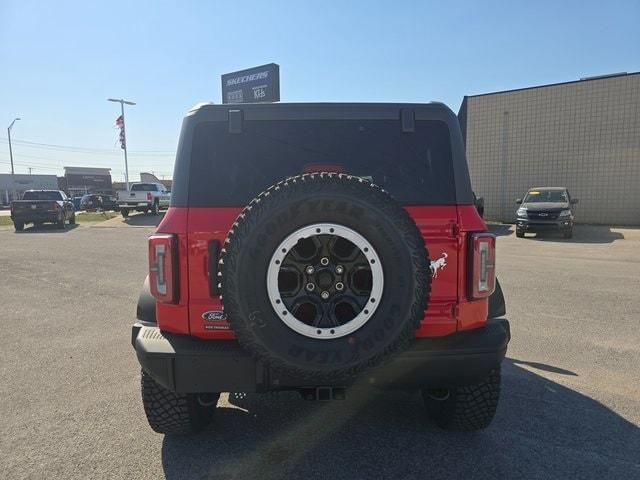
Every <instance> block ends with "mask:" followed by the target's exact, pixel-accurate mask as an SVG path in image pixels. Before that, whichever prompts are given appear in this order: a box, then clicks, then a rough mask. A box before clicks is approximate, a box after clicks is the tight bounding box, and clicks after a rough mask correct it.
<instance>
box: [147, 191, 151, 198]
mask: <svg viewBox="0 0 640 480" xmlns="http://www.w3.org/2000/svg"><path fill="white" fill-rule="evenodd" d="M151 198H152V197H151V193H149V192H147V200H151Z"/></svg>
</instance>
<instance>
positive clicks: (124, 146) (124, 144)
mask: <svg viewBox="0 0 640 480" xmlns="http://www.w3.org/2000/svg"><path fill="white" fill-rule="evenodd" d="M107 100H108V101H109V102H117V103H119V104H120V112H121V114H122V144H121V145H122V149H123V150H124V180H125V182H126V184H127V190H129V162H128V160H127V132H126V129H125V127H124V104H125V103H126V104H127V105H135V103H134V102H129V101H128V100H123V99H119V100H118V99H116V98H107Z"/></svg>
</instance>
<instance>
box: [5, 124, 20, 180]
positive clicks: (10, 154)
mask: <svg viewBox="0 0 640 480" xmlns="http://www.w3.org/2000/svg"><path fill="white" fill-rule="evenodd" d="M18 120H20V117H17V118H14V119H13V122H11V125H9V126H8V127H7V138H8V139H9V158H10V159H11V175H13V151H12V150H11V127H13V124H14V123H16V122H17V121H18Z"/></svg>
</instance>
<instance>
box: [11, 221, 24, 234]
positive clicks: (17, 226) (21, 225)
mask: <svg viewBox="0 0 640 480" xmlns="http://www.w3.org/2000/svg"><path fill="white" fill-rule="evenodd" d="M13 226H14V227H15V229H16V232H21V231H23V230H24V222H19V221H16V222H14V223H13Z"/></svg>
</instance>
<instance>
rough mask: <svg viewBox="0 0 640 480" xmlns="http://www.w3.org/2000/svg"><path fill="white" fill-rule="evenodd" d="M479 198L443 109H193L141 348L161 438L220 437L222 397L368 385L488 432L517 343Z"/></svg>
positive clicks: (143, 302)
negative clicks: (412, 396)
mask: <svg viewBox="0 0 640 480" xmlns="http://www.w3.org/2000/svg"><path fill="white" fill-rule="evenodd" d="M473 199H474V195H473V192H472V189H471V182H470V180H469V173H468V169H467V163H466V158H465V152H464V146H463V142H462V137H461V133H460V127H459V124H458V120H457V118H456V116H455V115H454V114H453V113H452V112H451V110H449V109H448V108H447V107H446V106H445V105H443V104H441V103H429V104H337V103H336V104H311V103H310V104H285V103H283V104H245V105H208V104H207V105H200V106H197V107H195V108H194V109H192V110H191V111H190V112H189V113H188V114H187V116H186V118H185V119H184V122H183V125H182V133H181V136H180V143H179V147H178V153H177V158H176V164H175V171H174V178H173V192H172V197H171V206H170V208H169V210H168V211H167V214H166V216H165V217H164V219H163V221H162V222H161V223H160V225H159V227H158V229H157V232H156V233H155V234H154V235H152V236H151V237H150V238H149V276H148V278H147V280H146V281H145V289H144V291H143V292H142V294H141V295H140V300H139V303H138V315H137V317H138V322H137V323H135V325H134V326H133V331H132V343H133V346H134V348H135V350H136V353H137V356H138V359H139V361H140V364H141V366H142V400H143V403H144V408H145V412H146V415H147V419H148V421H149V424H150V425H151V427H152V428H153V429H154V430H155V431H157V432H160V433H166V434H184V433H190V432H194V431H197V430H199V429H202V428H204V427H205V426H206V425H207V424H208V423H209V422H210V420H211V416H212V414H213V413H214V411H215V407H216V402H217V400H218V396H219V394H220V392H226V391H228V392H268V391H275V390H298V391H300V392H301V393H302V395H303V397H304V398H308V399H319V400H330V399H334V398H342V397H343V396H344V395H345V393H348V391H349V388H350V387H352V386H354V385H357V384H358V383H366V384H371V385H375V386H379V387H381V388H398V389H407V390H416V391H418V390H419V391H421V393H422V396H423V398H424V402H425V406H426V410H427V412H428V414H429V415H430V417H431V418H432V419H433V420H434V421H435V422H436V423H437V424H438V425H439V426H441V427H443V428H446V429H457V430H478V429H482V428H484V427H486V426H488V425H489V423H490V422H491V420H492V418H493V416H494V414H495V411H496V406H497V404H498V397H499V392H500V365H501V362H502V360H503V358H504V356H505V353H506V349H507V343H508V342H509V339H510V333H509V323H508V321H507V320H506V319H504V318H503V317H504V314H505V308H504V299H503V296H502V292H501V290H500V286H499V284H497V282H496V279H495V237H494V236H493V235H492V234H490V233H487V227H486V225H485V223H484V222H483V220H482V219H481V218H480V216H479V215H478V212H477V210H476V208H475V206H474V200H473Z"/></svg>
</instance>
